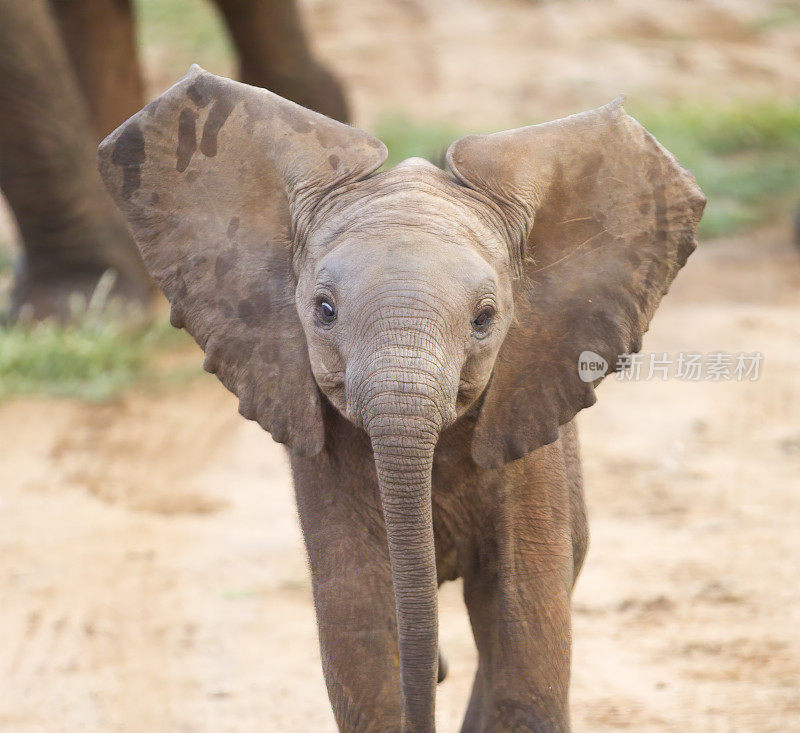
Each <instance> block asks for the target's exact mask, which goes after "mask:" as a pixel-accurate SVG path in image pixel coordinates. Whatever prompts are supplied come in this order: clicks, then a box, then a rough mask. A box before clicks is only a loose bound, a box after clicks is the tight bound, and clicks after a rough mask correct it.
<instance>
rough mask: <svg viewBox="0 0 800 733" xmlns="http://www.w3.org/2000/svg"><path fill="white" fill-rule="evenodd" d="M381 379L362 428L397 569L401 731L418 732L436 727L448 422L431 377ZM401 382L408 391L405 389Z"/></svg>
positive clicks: (389, 375)
mask: <svg viewBox="0 0 800 733" xmlns="http://www.w3.org/2000/svg"><path fill="white" fill-rule="evenodd" d="M389 371H391V372H394V370H389ZM380 381H381V382H382V383H383V385H384V386H383V387H382V388H379V391H378V392H377V394H374V396H373V397H372V398H371V399H369V400H368V401H367V404H365V417H366V419H365V420H364V427H365V429H366V430H367V433H368V434H369V436H370V440H371V442H372V449H373V453H374V457H375V467H376V470H377V475H378V485H379V490H380V500H381V505H382V509H383V517H384V523H385V526H386V537H387V541H388V546H389V560H390V563H391V569H392V582H393V585H394V596H395V610H396V616H397V634H398V646H399V652H400V677H401V683H402V716H403V723H402V730H403V731H414V732H415V733H417V732H418V731H432V730H433V729H434V707H435V705H434V701H435V691H436V678H437V665H438V643H437V635H438V619H437V617H438V608H437V600H438V599H437V587H438V585H437V575H436V555H435V551H434V539H433V516H432V515H433V512H432V507H431V474H432V468H433V453H434V448H435V447H436V442H437V440H438V438H439V432H440V430H441V429H442V427H443V425H444V424H445V422H446V420H445V419H444V418H443V416H442V411H441V409H440V405H441V400H440V399H437V394H435V390H434V389H432V388H431V387H433V385H434V384H435V382H434V381H432V380H431V378H430V375H429V374H427V375H426V374H423V373H422V372H420V374H418V375H416V376H415V375H414V374H413V373H411V372H409V371H408V370H402V372H400V371H398V372H397V373H387V372H383V374H382V379H381V380H380ZM398 383H399V384H401V385H404V387H402V388H401V389H400V391H398V389H397V385H398ZM388 384H392V385H394V386H393V388H389V389H387V385H388ZM425 385H430V387H426V386H425ZM373 386H374V385H373Z"/></svg>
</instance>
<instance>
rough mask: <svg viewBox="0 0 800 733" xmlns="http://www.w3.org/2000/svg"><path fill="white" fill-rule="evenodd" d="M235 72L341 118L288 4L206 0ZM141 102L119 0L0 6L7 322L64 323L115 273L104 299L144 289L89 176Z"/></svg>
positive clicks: (130, 19) (328, 78) (134, 298)
mask: <svg viewBox="0 0 800 733" xmlns="http://www.w3.org/2000/svg"><path fill="white" fill-rule="evenodd" d="M216 6H217V8H218V9H219V10H220V11H221V14H222V17H223V18H224V20H225V22H226V24H227V26H228V29H229V31H230V33H231V36H232V39H233V42H234V44H235V47H236V50H237V52H238V56H239V64H240V67H239V68H240V75H241V78H242V80H243V81H245V82H247V83H248V84H253V85H256V86H262V87H266V88H268V89H271V90H273V91H275V92H276V93H278V94H280V95H282V96H284V97H287V98H289V99H292V100H294V101H296V102H298V103H300V104H302V105H304V106H306V107H309V108H311V109H315V110H318V111H320V112H322V113H324V114H326V115H328V116H329V117H333V118H335V119H338V120H342V121H346V120H347V118H348V111H347V105H346V102H345V98H344V95H343V93H342V89H341V87H340V85H339V83H338V82H337V81H336V80H335V79H334V78H333V76H332V75H331V74H330V73H329V72H328V71H327V70H326V69H325V68H324V67H323V66H321V65H320V64H319V63H318V62H317V61H316V60H315V59H314V57H313V56H312V54H311V51H310V49H309V47H308V43H307V40H306V38H305V35H304V33H303V29H302V27H301V24H300V19H299V17H298V12H297V8H296V6H295V4H294V2H293V0H252V2H242V1H241V0H216ZM143 104H144V84H143V81H142V76H141V72H140V69H139V62H138V59H137V53H136V40H135V23H134V13H133V9H132V7H131V2H130V0H51V2H48V0H0V189H1V190H2V191H3V193H4V194H5V196H6V198H7V199H8V201H9V203H10V205H11V208H12V210H13V212H14V215H15V217H16V220H17V223H18V226H19V229H20V233H21V236H22V241H23V246H24V254H23V256H22V258H21V259H20V262H19V263H18V264H17V267H16V271H15V276H14V288H13V291H12V302H11V317H12V319H14V318H16V317H17V316H18V315H19V314H20V312H21V309H22V308H23V307H24V306H27V308H28V309H29V310H30V312H31V315H32V316H33V317H35V318H44V317H48V316H56V317H58V318H64V317H67V316H68V304H69V299H70V296H71V294H72V293H74V292H76V291H77V292H80V293H82V294H83V295H84V296H85V297H87V298H88V297H89V296H90V295H91V293H92V292H93V291H94V289H95V287H96V285H97V283H98V280H99V278H100V276H101V275H102V274H103V273H104V272H106V271H107V270H113V271H114V272H115V273H116V281H115V285H114V293H115V295H117V296H119V297H121V298H122V299H124V300H125V301H128V302H132V303H134V304H142V305H144V304H147V303H148V302H149V300H150V297H151V295H152V294H153V289H152V284H151V281H150V278H149V276H148V275H147V272H146V270H145V268H144V267H143V265H142V263H141V260H140V258H139V255H138V253H137V251H136V247H135V246H134V244H133V240H132V239H131V237H130V234H129V233H128V230H127V227H126V225H125V223H124V221H123V220H122V217H121V216H120V215H119V213H118V212H117V210H116V208H115V207H114V206H113V204H112V203H111V202H110V200H109V199H108V196H107V194H106V193H105V191H104V190H103V187H102V185H101V183H100V180H99V178H98V176H97V169H96V164H95V150H96V144H97V142H98V141H99V140H101V139H102V138H103V137H105V136H106V135H107V134H108V133H109V132H110V131H111V130H113V129H114V128H115V127H116V126H117V125H119V124H120V123H121V122H122V121H123V120H125V119H127V118H128V117H130V116H131V115H132V114H134V113H135V112H136V111H137V110H139V109H140V108H141V107H142V105H143Z"/></svg>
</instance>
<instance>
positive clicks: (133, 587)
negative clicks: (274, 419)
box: [0, 231, 800, 731]
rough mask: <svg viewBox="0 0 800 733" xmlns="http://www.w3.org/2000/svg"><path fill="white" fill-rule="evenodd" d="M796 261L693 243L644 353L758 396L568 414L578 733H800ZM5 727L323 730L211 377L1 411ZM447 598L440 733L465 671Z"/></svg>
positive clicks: (246, 469) (620, 385)
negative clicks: (577, 423) (576, 471)
mask: <svg viewBox="0 0 800 733" xmlns="http://www.w3.org/2000/svg"><path fill="white" fill-rule="evenodd" d="M798 282H800V259H798V256H797V252H796V251H795V250H794V249H793V247H792V245H791V244H790V243H789V241H788V236H787V233H786V232H783V231H771V232H765V233H762V234H760V235H758V236H752V237H748V238H746V239H740V240H728V241H717V242H709V243H707V244H705V245H704V246H703V247H702V249H701V250H699V251H698V252H697V254H696V255H694V257H693V258H692V260H691V262H690V265H689V266H688V267H687V268H686V271H685V272H684V273H682V275H681V276H680V277H679V278H678V281H677V282H676V285H675V287H674V288H673V292H672V293H670V295H669V296H667V298H666V300H665V303H664V306H663V309H662V311H661V312H660V313H659V315H658V316H657V318H656V320H655V323H654V327H653V329H652V331H651V333H650V334H649V336H648V338H647V340H646V342H645V349H646V351H647V352H651V351H652V352H657V353H661V352H668V353H670V354H674V353H676V352H678V351H682V350H684V351H702V352H710V351H731V352H738V351H741V350H744V351H748V352H752V351H761V352H763V354H764V363H763V373H762V375H761V378H760V379H759V380H758V381H756V382H746V383H738V382H735V381H732V382H719V383H717V382H707V381H703V382H698V383H693V382H685V381H681V380H674V379H673V380H669V381H666V382H664V381H660V380H655V381H643V382H639V383H634V382H620V381H616V380H615V379H611V380H608V381H607V382H606V383H604V384H603V386H602V387H601V388H600V400H599V402H598V405H597V406H595V407H594V408H592V409H591V410H589V411H587V412H586V413H585V414H584V415H583V416H582V417H581V427H582V431H583V445H584V459H585V470H586V484H587V492H588V502H589V507H590V513H591V526H592V533H593V539H592V546H591V549H590V554H589V558H588V562H587V565H586V568H585V570H584V572H583V575H582V577H581V578H580V581H579V583H578V587H577V592H576V594H575V598H574V639H575V651H574V672H573V688H572V708H573V715H574V722H575V728H576V730H579V731H580V730H585V731H589V730H602V729H608V730H615V729H619V728H623V727H630V728H632V729H634V730H637V731H650V730H652V731H666V730H669V731H686V730H703V731H790V730H797V729H798V728H800V701H799V700H798V689H800V635H798V633H797V629H798V626H800V587H798V584H797V568H798V566H799V565H800V543H798V540H797V527H798V525H799V524H800V508H798V501H797V497H798V492H800V471H798V468H800V425H798V422H797V415H798V414H800V380H798V378H797V373H796V370H797V363H798V359H800V324H798V320H797V311H798V308H800V291H798V287H797V285H798ZM0 445H2V446H3V449H2V453H1V454H0V486H2V487H3V490H2V494H0V555H2V557H3V558H4V562H3V564H2V570H0V608H2V623H0V676H2V678H3V680H4V683H3V687H4V693H3V695H2V696H0V727H2V728H3V729H12V730H19V731H29V730H30V731H34V730H41V731H54V730H63V731H75V730H91V731H95V730H103V731H105V730H109V731H116V730H119V731H122V730H125V731H144V730H147V731H180V730H186V731H220V730H231V731H248V730H261V729H264V725H265V721H270V723H271V725H270V726H269V729H270V730H281V731H298V730H315V731H316V730H331V729H332V728H333V724H332V720H331V717H330V713H329V710H328V704H327V699H326V696H325V691H324V687H323V683H322V677H321V672H320V666H319V660H318V656H317V655H318V652H317V644H316V636H315V626H314V617H313V610H312V606H311V599H310V591H309V584H308V578H307V572H306V568H305V559H304V555H303V549H302V544H301V540H300V537H299V533H298V528H297V521H296V517H295V510H294V505H293V499H292V491H291V485H290V478H289V473H288V470H287V464H286V460H285V458H284V455H283V453H282V449H280V448H279V447H278V446H277V445H275V444H274V443H272V442H271V440H270V439H269V437H268V436H267V435H265V434H264V433H262V432H261V431H260V429H259V428H258V427H257V426H255V425H254V424H252V423H246V422H245V421H244V420H242V419H241V418H239V417H238V416H237V415H236V411H235V405H234V400H233V398H232V397H231V396H229V395H228V394H227V393H226V392H224V390H223V389H222V387H221V386H220V385H218V384H217V383H216V382H215V380H214V379H213V378H211V377H203V378H200V379H199V380H197V381H195V382H193V383H192V384H191V385H189V386H187V387H186V388H184V389H179V390H177V391H174V392H170V393H166V394H144V393H140V394H135V395H131V396H130V397H128V398H126V399H124V400H122V401H120V402H117V403H114V404H110V405H101V406H97V405H95V406H91V405H81V404H74V403H70V402H52V401H37V400H27V399H26V400H18V401H13V402H10V403H6V404H4V405H3V406H2V407H0ZM459 593H460V590H459V586H458V585H457V584H451V585H449V586H446V587H445V588H444V589H443V591H442V600H441V607H442V617H441V636H442V644H443V647H444V649H445V651H446V653H447V655H448V657H449V660H450V667H451V674H450V677H449V678H448V679H447V681H446V682H445V683H444V684H443V685H442V686H440V688H439V689H440V693H439V711H438V714H439V719H440V723H441V729H442V730H445V731H447V730H456V729H457V725H458V722H459V720H460V716H461V714H462V711H463V709H464V705H465V703H466V699H467V695H468V691H469V685H470V680H471V675H472V673H473V671H474V661H475V657H474V649H473V646H472V642H471V638H470V634H469V629H468V624H467V620H466V615H465V612H464V610H463V607H462V605H463V604H462V603H461V599H460V595H459Z"/></svg>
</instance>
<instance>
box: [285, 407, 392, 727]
mask: <svg viewBox="0 0 800 733" xmlns="http://www.w3.org/2000/svg"><path fill="white" fill-rule="evenodd" d="M332 422H333V427H332V428H331V430H330V431H329V433H330V434H331V438H330V439H331V440H334V441H338V442H339V443H340V444H342V445H347V444H349V447H348V449H347V450H346V451H341V452H340V451H339V450H335V451H334V450H331V452H330V453H327V452H323V453H322V454H320V455H318V456H315V457H313V458H293V459H292V468H293V472H294V479H295V492H296V496H297V507H298V512H299V516H300V525H301V527H302V530H303V536H304V539H305V544H306V550H307V552H308V558H309V564H310V567H311V577H312V586H313V591H314V605H315V608H316V613H317V624H318V627H319V642H320V652H321V657H322V668H323V673H324V676H325V682H326V685H327V689H328V696H329V698H330V701H331V706H332V708H333V712H334V716H335V718H336V722H337V724H338V726H339V729H340V730H342V731H345V732H346V733H347V732H350V731H387V732H388V731H392V732H395V731H398V730H400V718H401V700H400V671H399V665H398V651H397V631H396V626H395V604H394V592H393V590H392V573H391V567H390V564H389V555H388V548H387V544H386V534H385V530H384V529H383V520H382V518H381V514H380V509H379V508H378V507H379V499H378V487H377V483H376V480H375V473H374V469H373V468H372V454H371V450H370V447H369V443H368V441H367V440H366V436H364V435H363V434H362V433H359V432H357V431H356V430H355V428H353V427H352V426H350V425H348V424H345V423H344V421H343V420H342V419H340V418H338V416H337V417H334V419H333V421H332ZM339 456H342V457H341V458H337V457H339Z"/></svg>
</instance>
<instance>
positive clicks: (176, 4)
mask: <svg viewBox="0 0 800 733" xmlns="http://www.w3.org/2000/svg"><path fill="white" fill-rule="evenodd" d="M248 1H249V0H248ZM134 8H135V12H136V21H137V28H138V35H139V42H140V44H141V55H142V58H147V57H151V56H153V55H155V57H156V58H157V59H158V62H159V73H161V74H163V75H164V76H165V77H166V78H173V77H178V76H181V75H182V74H185V73H186V70H187V69H188V68H189V66H190V65H191V64H195V63H196V64H200V65H201V66H202V67H203V68H205V69H208V71H211V72H214V73H218V74H219V73H226V72H227V73H230V69H231V67H232V63H233V61H232V60H233V57H234V53H233V46H232V45H231V42H230V39H229V37H228V33H227V29H226V28H225V25H224V23H223V21H222V18H221V17H220V15H219V13H218V12H217V10H216V8H215V7H214V6H213V4H212V3H210V2H203V0H134Z"/></svg>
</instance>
